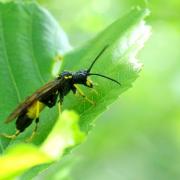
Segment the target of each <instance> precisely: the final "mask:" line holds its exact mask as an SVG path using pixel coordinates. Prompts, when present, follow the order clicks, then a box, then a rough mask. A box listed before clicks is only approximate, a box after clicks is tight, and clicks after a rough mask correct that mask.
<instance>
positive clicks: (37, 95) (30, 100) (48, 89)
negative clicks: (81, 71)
mask: <svg viewBox="0 0 180 180" xmlns="http://www.w3.org/2000/svg"><path fill="white" fill-rule="evenodd" d="M58 84H59V81H57V80H54V81H50V82H49V83H47V84H45V85H44V86H42V87H41V88H39V89H38V90H37V91H35V92H34V93H33V94H32V95H31V96H29V97H27V98H26V99H25V101H24V102H22V103H21V104H20V105H19V106H17V108H16V109H14V111H13V112H12V113H11V114H10V115H9V116H8V117H7V119H6V120H5V123H9V122H11V121H13V120H14V119H15V118H16V117H18V116H19V115H21V114H22V113H24V112H25V111H26V110H27V108H28V107H30V106H31V105H32V104H33V103H34V102H35V101H37V100H38V99H39V98H40V97H42V96H45V95H46V94H47V93H49V92H51V91H53V90H54V89H56V88H57V86H58Z"/></svg>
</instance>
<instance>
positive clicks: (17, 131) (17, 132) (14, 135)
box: [0, 130, 21, 139]
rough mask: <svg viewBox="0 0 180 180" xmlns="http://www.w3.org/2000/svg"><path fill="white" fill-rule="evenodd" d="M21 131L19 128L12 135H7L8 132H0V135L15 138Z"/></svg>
mask: <svg viewBox="0 0 180 180" xmlns="http://www.w3.org/2000/svg"><path fill="white" fill-rule="evenodd" d="M20 133H21V132H20V131H19V130H16V133H15V134H13V135H8V134H4V133H3V134H0V136H3V137H6V138H9V139H15V138H16V137H17V136H18V135H19V134H20Z"/></svg>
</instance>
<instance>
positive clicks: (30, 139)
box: [25, 118, 39, 142]
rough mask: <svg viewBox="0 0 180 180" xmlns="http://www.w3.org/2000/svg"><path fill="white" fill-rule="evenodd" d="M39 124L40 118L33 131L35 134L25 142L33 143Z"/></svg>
mask: <svg viewBox="0 0 180 180" xmlns="http://www.w3.org/2000/svg"><path fill="white" fill-rule="evenodd" d="M38 123H39V118H37V119H36V125H35V128H34V129H33V132H32V134H31V136H30V137H29V138H28V139H26V140H25V142H31V141H32V140H33V138H34V136H35V135H36V132H37V129H38Z"/></svg>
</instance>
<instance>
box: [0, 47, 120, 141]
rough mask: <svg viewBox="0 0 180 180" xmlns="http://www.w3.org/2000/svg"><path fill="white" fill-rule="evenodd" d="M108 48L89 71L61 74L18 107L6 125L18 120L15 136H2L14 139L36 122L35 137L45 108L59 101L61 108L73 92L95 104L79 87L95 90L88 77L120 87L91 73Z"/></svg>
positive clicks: (8, 118)
mask: <svg viewBox="0 0 180 180" xmlns="http://www.w3.org/2000/svg"><path fill="white" fill-rule="evenodd" d="M107 47H108V46H105V47H104V48H103V49H102V50H101V52H100V53H99V54H98V55H97V56H96V58H95V59H94V61H93V62H92V64H91V65H90V67H89V68H88V69H87V70H80V71H77V72H69V71H64V72H62V73H60V74H59V76H58V77H57V78H56V79H54V80H53V81H51V82H49V83H47V84H45V85H44V86H42V87H41V88H40V89H38V90H37V91H35V92H34V93H33V94H32V95H31V96H30V97H27V98H26V100H25V101H24V102H23V103H21V104H20V105H19V106H17V108H16V109H15V110H14V111H13V112H12V113H11V114H10V115H9V116H8V117H7V119H6V120H5V122H6V123H9V122H11V121H12V120H14V119H15V118H16V129H17V131H16V133H15V134H14V135H7V134H1V136H5V137H7V138H11V139H13V138H15V137H16V136H18V135H19V134H20V133H21V132H23V131H24V130H25V129H26V128H27V127H28V126H29V125H30V124H31V123H32V122H33V120H35V123H36V126H35V129H34V131H33V134H32V136H31V137H33V135H34V134H35V132H36V131H37V125H38V122H39V114H40V112H41V111H42V110H43V108H44V107H45V106H47V107H49V108H52V107H53V106H55V104H56V102H57V100H58V102H59V103H60V106H61V105H62V103H63V98H64V96H66V95H67V94H68V93H69V92H70V91H72V92H73V93H74V94H75V93H76V92H79V94H80V95H81V96H83V97H84V98H85V99H86V100H87V101H89V102H90V103H92V104H93V102H92V101H91V100H90V99H88V98H87V97H86V96H85V95H84V93H83V92H82V91H81V89H80V88H79V87H78V86H77V85H78V84H81V85H84V86H86V87H89V88H93V83H92V81H90V80H89V79H88V76H91V75H95V76H101V77H103V78H106V79H109V80H111V81H113V82H115V83H117V84H119V85H120V83H119V82H118V81H116V80H114V79H112V78H110V77H107V76H104V75H101V74H95V73H90V71H91V69H92V67H93V65H94V63H95V62H96V61H97V59H98V58H99V57H100V56H101V55H102V53H103V52H104V51H105V50H106V49H107Z"/></svg>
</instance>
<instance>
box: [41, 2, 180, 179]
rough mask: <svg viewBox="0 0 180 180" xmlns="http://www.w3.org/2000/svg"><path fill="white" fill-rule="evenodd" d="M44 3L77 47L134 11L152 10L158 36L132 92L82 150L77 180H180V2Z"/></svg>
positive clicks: (102, 121) (145, 54) (110, 112)
mask: <svg viewBox="0 0 180 180" xmlns="http://www.w3.org/2000/svg"><path fill="white" fill-rule="evenodd" d="M39 2H40V3H41V4H42V5H43V6H45V7H47V8H48V9H49V10H50V11H51V13H53V14H54V16H55V17H56V18H57V19H58V20H59V22H60V23H61V24H62V26H63V28H64V29H65V31H66V32H67V33H68V36H69V37H70V38H69V39H70V41H71V43H72V44H73V45H74V46H79V45H81V44H82V43H83V42H85V41H86V40H87V39H89V38H90V37H93V36H94V35H95V34H96V33H97V32H98V31H100V30H102V29H103V28H104V27H105V26H106V25H107V24H109V23H111V22H112V21H113V20H114V19H116V17H118V16H119V15H122V14H124V13H125V12H127V10H128V9H129V8H131V7H132V6H137V5H141V6H148V7H149V8H150V10H151V11H152V13H151V17H150V18H149V19H148V21H149V23H150V24H151V25H152V27H153V34H152V36H151V39H150V40H149V41H148V43H147V45H146V47H145V48H144V50H143V51H142V52H141V53H140V56H139V57H140V59H141V62H143V63H144V68H143V71H142V72H141V75H140V77H139V78H138V80H137V81H136V83H135V84H134V87H133V89H131V90H129V91H128V92H126V93H125V94H123V95H122V96H121V97H120V99H119V101H118V102H116V103H115V104H114V105H112V106H111V108H110V109H109V110H108V111H107V112H105V113H104V114H103V115H102V116H101V117H100V118H99V120H98V121H97V125H96V128H94V130H93V132H92V133H91V134H90V136H89V138H88V140H87V141H86V143H85V144H83V145H82V146H80V147H78V148H77V150H76V155H75V156H76V157H77V159H78V166H77V165H75V166H74V168H73V172H72V176H73V177H76V178H75V179H78V180H80V179H84V177H86V179H88V180H92V179H98V180H99V179H103V180H105V179H123V180H129V179H133V180H136V179H137V180H139V179H146V180H148V179H149V180H152V179H154V180H156V179H157V180H160V179H162V180H166V179H167V180H169V179H174V180H175V179H179V178H180V172H179V168H180V163H179V162H180V158H179V153H180V140H179V139H180V130H179V129H180V123H179V119H180V111H179V109H180V103H179V102H180V86H179V81H180V73H179V72H180V68H179V67H180V61H179V59H180V52H179V48H178V47H180V23H179V18H180V14H179V12H180V1H179V0H172V1H169V0H165V1H164V0H152V1H142V0H133V1H132V0H106V1H103V0H92V1H88V0H74V1H71V3H69V1H65V0H62V1H60V2H59V1H58V0H53V1H52V0H39ZM67 161H68V160H67ZM64 164H66V163H64ZM56 167H58V166H56ZM54 169H55V167H54ZM52 172H53V171H52ZM64 174H66V172H65V171H64ZM46 175H47V174H46Z"/></svg>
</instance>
